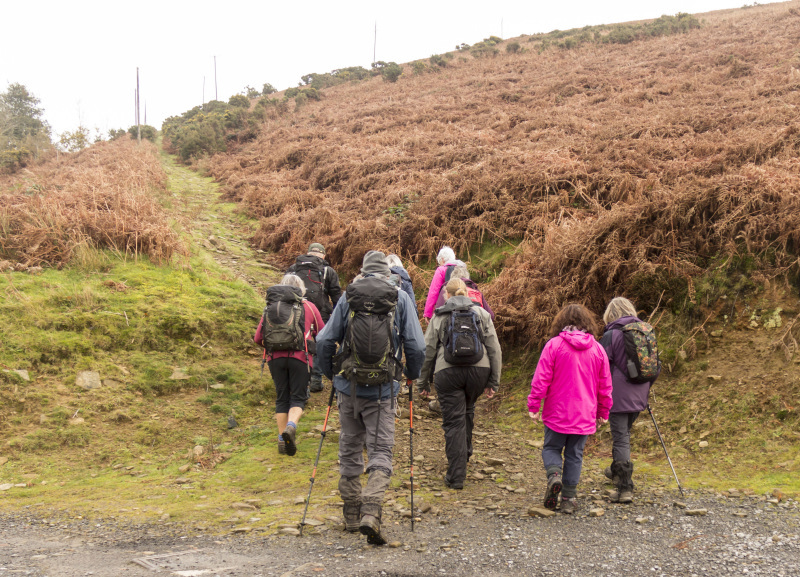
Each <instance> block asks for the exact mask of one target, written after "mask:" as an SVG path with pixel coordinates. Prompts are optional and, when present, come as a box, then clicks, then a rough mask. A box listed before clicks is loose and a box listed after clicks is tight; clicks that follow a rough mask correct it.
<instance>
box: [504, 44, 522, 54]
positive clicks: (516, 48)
mask: <svg viewBox="0 0 800 577" xmlns="http://www.w3.org/2000/svg"><path fill="white" fill-rule="evenodd" d="M521 50H522V48H521V47H520V45H519V42H509V43H508V44H506V52H508V53H509V54H516V53H518V52H520V51H521Z"/></svg>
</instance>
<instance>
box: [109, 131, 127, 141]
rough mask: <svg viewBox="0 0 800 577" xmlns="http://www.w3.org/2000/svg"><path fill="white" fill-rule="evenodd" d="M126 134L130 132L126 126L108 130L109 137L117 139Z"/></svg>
mask: <svg viewBox="0 0 800 577" xmlns="http://www.w3.org/2000/svg"><path fill="white" fill-rule="evenodd" d="M126 134H128V132H127V131H126V130H125V129H124V128H117V129H114V128H112V129H111V130H109V131H108V139H109V140H116V139H118V138H122V137H123V136H125V135H126Z"/></svg>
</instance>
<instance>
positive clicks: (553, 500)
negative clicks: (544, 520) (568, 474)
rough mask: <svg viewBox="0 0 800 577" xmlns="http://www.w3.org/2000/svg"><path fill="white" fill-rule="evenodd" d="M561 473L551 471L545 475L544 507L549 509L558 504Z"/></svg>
mask: <svg viewBox="0 0 800 577" xmlns="http://www.w3.org/2000/svg"><path fill="white" fill-rule="evenodd" d="M561 487H562V484H561V475H559V474H558V473H553V474H551V475H550V476H549V477H547V490H546V491H545V492H544V507H545V509H550V510H551V511H552V510H554V509H555V508H556V505H558V494H559V493H561Z"/></svg>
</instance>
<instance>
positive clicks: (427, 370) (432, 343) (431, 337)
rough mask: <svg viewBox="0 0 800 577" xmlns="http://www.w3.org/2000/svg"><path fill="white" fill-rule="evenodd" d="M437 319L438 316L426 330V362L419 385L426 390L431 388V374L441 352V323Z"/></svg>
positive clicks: (423, 365)
mask: <svg viewBox="0 0 800 577" xmlns="http://www.w3.org/2000/svg"><path fill="white" fill-rule="evenodd" d="M437 318H438V317H437ZM436 321H437V319H436V318H434V319H432V320H431V322H430V323H428V328H427V329H426V330H425V362H424V363H423V364H422V374H421V375H420V379H419V386H420V388H421V389H422V390H425V391H430V390H431V386H430V381H431V375H432V374H433V371H434V370H435V369H436V356H437V354H438V352H439V327H438V325H439V323H437V322H436ZM434 325H436V326H434Z"/></svg>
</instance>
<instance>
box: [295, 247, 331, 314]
mask: <svg viewBox="0 0 800 577" xmlns="http://www.w3.org/2000/svg"><path fill="white" fill-rule="evenodd" d="M294 274H296V275H297V276H299V277H300V278H301V279H302V281H303V284H304V285H306V294H305V297H306V300H308V301H311V302H312V303H314V305H316V307H317V308H318V309H319V311H320V312H322V311H323V310H328V311H329V310H330V306H326V305H327V301H328V299H327V296H326V293H325V277H326V276H327V274H328V267H326V266H325V265H324V264H322V263H321V262H320V261H319V259H317V258H307V257H305V256H302V255H301V256H298V257H297V260H296V261H295V265H294Z"/></svg>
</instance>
